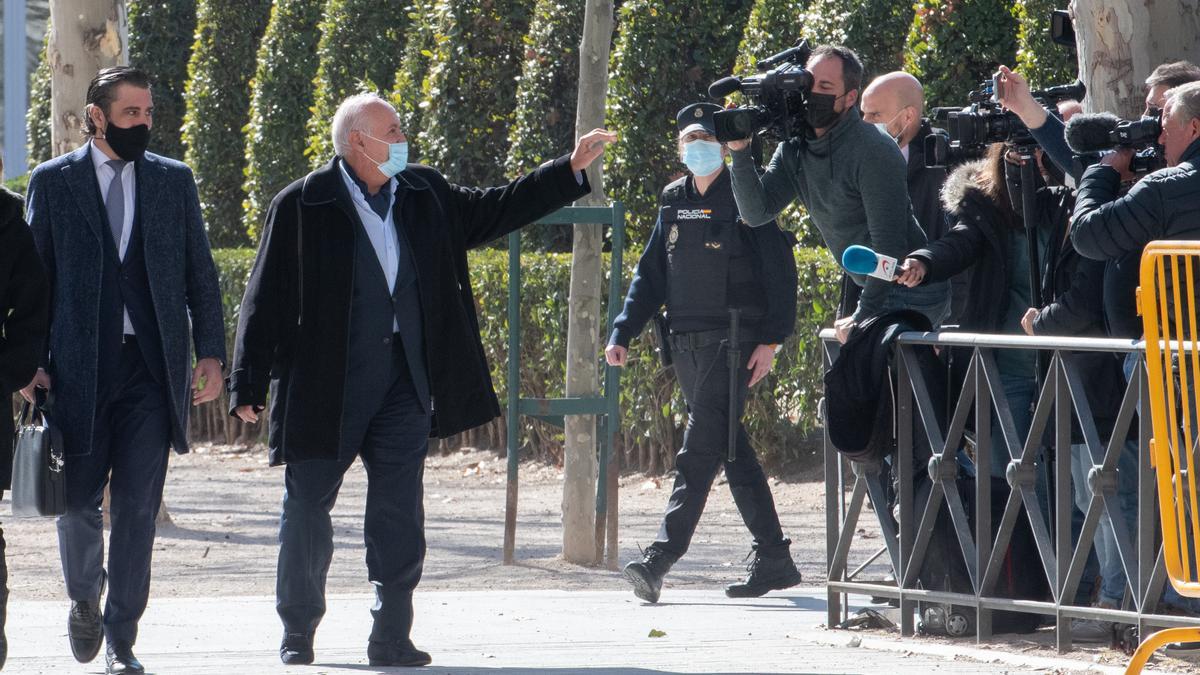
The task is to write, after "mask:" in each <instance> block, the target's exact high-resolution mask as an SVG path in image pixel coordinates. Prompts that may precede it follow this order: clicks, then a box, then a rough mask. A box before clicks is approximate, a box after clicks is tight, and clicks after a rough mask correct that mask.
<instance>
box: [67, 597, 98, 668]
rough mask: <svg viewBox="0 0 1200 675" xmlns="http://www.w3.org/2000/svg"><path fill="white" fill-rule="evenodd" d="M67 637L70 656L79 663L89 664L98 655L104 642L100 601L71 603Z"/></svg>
mask: <svg viewBox="0 0 1200 675" xmlns="http://www.w3.org/2000/svg"><path fill="white" fill-rule="evenodd" d="M67 637H69V638H70V642H71V654H73V655H74V656H75V660H76V661H78V662H80V663H90V662H91V661H92V660H93V659H95V658H96V655H97V654H99V653H100V645H101V644H102V643H103V642H104V617H103V615H101V613H100V601H99V600H96V601H91V600H81V601H79V602H72V603H71V613H70V614H69V615H68V616H67Z"/></svg>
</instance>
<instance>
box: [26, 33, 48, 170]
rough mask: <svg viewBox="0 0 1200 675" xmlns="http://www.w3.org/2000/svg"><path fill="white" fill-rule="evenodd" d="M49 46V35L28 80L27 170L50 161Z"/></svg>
mask: <svg viewBox="0 0 1200 675" xmlns="http://www.w3.org/2000/svg"><path fill="white" fill-rule="evenodd" d="M49 44H50V33H49V32H47V33H46V39H45V41H44V43H43V45H42V55H41V58H39V59H38V65H37V70H35V71H33V76H32V77H31V78H30V79H29V110H26V111H25V137H26V139H27V140H26V141H25V143H26V145H25V150H26V157H27V159H26V163H27V164H28V165H29V168H30V169H32V168H33V167H35V166H37V165H38V164H41V163H42V162H45V161H47V160H49V159H50V157H51V152H52V150H51V145H50V126H51V125H50V62H49V61H47V60H46V52H47V50H48V48H49Z"/></svg>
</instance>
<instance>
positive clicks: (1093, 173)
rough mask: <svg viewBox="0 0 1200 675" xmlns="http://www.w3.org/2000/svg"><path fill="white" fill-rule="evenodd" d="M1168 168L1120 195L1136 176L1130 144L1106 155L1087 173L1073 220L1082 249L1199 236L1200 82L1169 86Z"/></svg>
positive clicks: (1099, 255)
mask: <svg viewBox="0 0 1200 675" xmlns="http://www.w3.org/2000/svg"><path fill="white" fill-rule="evenodd" d="M1158 142H1159V143H1160V144H1161V145H1162V146H1163V157H1164V159H1165V160H1166V162H1167V168H1165V169H1160V170H1158V171H1155V172H1154V173H1151V174H1150V175H1148V176H1146V177H1145V178H1143V179H1142V180H1140V181H1138V183H1137V184H1136V185H1134V186H1133V188H1131V189H1130V190H1129V192H1128V193H1127V194H1126V195H1125V196H1123V197H1119V198H1118V197H1117V194H1118V191H1119V190H1120V187H1121V181H1122V180H1133V179H1134V175H1133V174H1132V173H1130V171H1129V160H1130V158H1131V157H1132V156H1133V151H1132V150H1131V149H1129V148H1124V149H1120V150H1117V151H1116V152H1113V153H1110V154H1108V155H1105V156H1104V157H1102V158H1101V159H1100V162H1099V163H1098V164H1096V165H1095V166H1092V167H1090V168H1088V170H1087V171H1085V172H1084V173H1083V179H1082V180H1081V181H1080V184H1079V196H1078V198H1077V199H1076V202H1075V213H1074V215H1073V217H1072V222H1071V240H1072V241H1073V242H1074V244H1075V248H1076V249H1077V250H1078V251H1079V253H1080V254H1081V255H1083V256H1086V257H1088V258H1095V259H1097V260H1106V259H1110V258H1116V257H1118V256H1120V255H1122V254H1124V253H1129V252H1133V251H1140V250H1142V249H1143V248H1144V247H1145V246H1146V244H1148V243H1150V242H1151V241H1153V240H1155V239H1198V238H1200V82H1191V83H1188V84H1185V85H1182V86H1179V87H1176V88H1174V89H1171V90H1170V91H1168V92H1167V96H1166V101H1165V104H1164V106H1163V112H1162V134H1161V135H1160V136H1159V137H1158Z"/></svg>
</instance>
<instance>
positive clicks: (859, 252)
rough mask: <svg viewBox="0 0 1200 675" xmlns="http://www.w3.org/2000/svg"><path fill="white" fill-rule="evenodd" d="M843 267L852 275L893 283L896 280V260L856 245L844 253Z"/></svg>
mask: <svg viewBox="0 0 1200 675" xmlns="http://www.w3.org/2000/svg"><path fill="white" fill-rule="evenodd" d="M842 267H845V268H846V271H847V272H850V273H851V274H865V275H867V276H869V277H875V278H877V279H883V280H884V281H893V280H894V279H895V278H896V259H895V258H893V257H891V256H886V255H880V254H878V253H876V252H875V251H873V250H871V249H869V248H867V247H866V246H859V245H858V244H854V245H852V246H850V247H848V248H846V250H845V251H843V252H842Z"/></svg>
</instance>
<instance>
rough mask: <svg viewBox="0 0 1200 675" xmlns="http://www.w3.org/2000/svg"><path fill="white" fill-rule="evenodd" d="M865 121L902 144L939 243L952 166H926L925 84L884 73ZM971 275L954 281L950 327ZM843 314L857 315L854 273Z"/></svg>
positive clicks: (918, 199) (914, 192)
mask: <svg viewBox="0 0 1200 675" xmlns="http://www.w3.org/2000/svg"><path fill="white" fill-rule="evenodd" d="M862 114H863V120H864V121H867V122H870V123H871V124H874V125H875V126H877V127H880V128H881V129H882V131H883V132H884V133H886V134H887V135H888V136H889V137H891V138H893V139H894V140H895V141H896V145H898V146H899V147H900V154H902V155H903V156H904V160H905V161H906V162H907V163H908V172H907V177H908V197H909V199H910V200H911V201H912V208H913V214H914V215H915V216H916V217H917V222H918V223H919V224H920V225H921V229H923V230H925V236H926V237H927V238H928V239H929V241H936V240H938V239H941V238H942V235H943V234H945V233H946V231H947V230H949V229H950V225H951V223H950V221H949V219H948V218H947V216H946V210H945V209H944V208H942V199H941V192H942V185H944V184H945V182H946V167H942V166H938V167H932V166H926V165H925V159H926V158H925V143H924V140H925V137H926V136H928V135H929V134H930V133H931V131H932V126H931V124H930V122H929V120H928V119H926V118H925V117H924V114H925V89H924V87H922V86H921V82H920V81H919V80H918V79H917V78H915V77H913V76H912V75H909V74H908V73H905V72H903V71H897V72H893V73H887V74H886V75H880V76H879V77H877V78H875V79H874V80H872V81H871V84H869V85H867V88H866V89H864V90H863V96H862ZM969 276H970V271H967V272H963V273H962V274H958V275H955V276H954V278H952V279H951V280H950V288H951V300H950V315H949V316H948V317H946V319H945V321H944V323H946V324H957V323H958V321H959V318H960V317H961V316H962V313H963V309H964V307H965V306H966V302H967V283H968V281H969ZM842 292H843V296H842V297H843V299H842V305H841V309H840V310H839V311H840V312H841V313H842V314H846V313H848V312H850V311H853V309H854V306H855V304H856V303H857V302H858V294H859V293H860V292H861V289H859V288H858V286H857V285H855V284H854V283H853V282H852V281H850V279H849V276H848V275H843V284H842Z"/></svg>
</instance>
